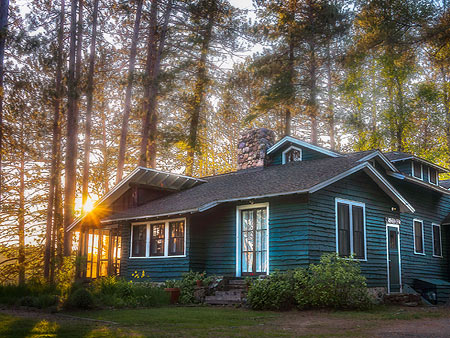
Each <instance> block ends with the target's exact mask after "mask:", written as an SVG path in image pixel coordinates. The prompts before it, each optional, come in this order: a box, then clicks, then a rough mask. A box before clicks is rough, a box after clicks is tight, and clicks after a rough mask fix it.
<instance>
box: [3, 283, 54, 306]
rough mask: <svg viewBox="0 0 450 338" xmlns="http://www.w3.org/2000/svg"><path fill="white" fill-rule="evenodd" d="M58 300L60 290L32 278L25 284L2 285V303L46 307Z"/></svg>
mask: <svg viewBox="0 0 450 338" xmlns="http://www.w3.org/2000/svg"><path fill="white" fill-rule="evenodd" d="M58 302H59V297H58V290H57V289H56V288H55V287H54V286H52V285H49V284H46V283H44V282H42V281H38V280H31V281H29V282H28V283H27V284H25V285H13V284H9V285H0V303H1V304H5V305H10V306H11V305H20V306H28V307H37V308H40V309H44V308H47V307H50V306H55V305H57V304H58Z"/></svg>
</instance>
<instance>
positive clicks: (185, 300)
mask: <svg viewBox="0 0 450 338" xmlns="http://www.w3.org/2000/svg"><path fill="white" fill-rule="evenodd" d="M214 278H215V277H214V276H209V277H206V273H205V272H203V273H200V272H194V271H190V272H187V273H185V274H183V277H182V278H181V279H180V280H168V281H166V283H165V287H166V288H180V300H179V302H180V303H181V304H194V303H198V301H197V300H196V299H195V297H194V291H195V286H196V285H197V281H198V280H200V281H202V284H203V285H204V286H208V285H209V284H211V282H212V281H213V280H214Z"/></svg>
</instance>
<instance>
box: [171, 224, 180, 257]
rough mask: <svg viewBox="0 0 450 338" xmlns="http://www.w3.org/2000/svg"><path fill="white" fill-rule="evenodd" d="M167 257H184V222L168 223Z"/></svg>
mask: <svg viewBox="0 0 450 338" xmlns="http://www.w3.org/2000/svg"><path fill="white" fill-rule="evenodd" d="M169 255H170V256H176V255H184V221H178V222H170V223H169Z"/></svg>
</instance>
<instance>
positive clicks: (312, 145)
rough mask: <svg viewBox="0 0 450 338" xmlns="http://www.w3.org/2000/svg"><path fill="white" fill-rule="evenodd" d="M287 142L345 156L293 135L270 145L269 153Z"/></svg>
mask: <svg viewBox="0 0 450 338" xmlns="http://www.w3.org/2000/svg"><path fill="white" fill-rule="evenodd" d="M286 143H289V144H295V145H297V146H300V147H305V148H308V149H311V150H314V151H317V152H319V153H322V154H325V155H328V156H330V157H342V156H343V155H342V154H339V153H337V152H335V151H332V150H330V149H326V148H323V147H319V146H316V145H314V144H311V143H308V142H305V141H302V140H299V139H297V138H295V137H292V136H285V137H283V138H282V139H281V140H280V141H278V142H277V143H275V144H274V145H273V146H272V147H270V148H269V149H268V150H267V154H270V153H273V152H274V151H276V150H278V149H280V148H281V147H283V146H284V145H285V144H286Z"/></svg>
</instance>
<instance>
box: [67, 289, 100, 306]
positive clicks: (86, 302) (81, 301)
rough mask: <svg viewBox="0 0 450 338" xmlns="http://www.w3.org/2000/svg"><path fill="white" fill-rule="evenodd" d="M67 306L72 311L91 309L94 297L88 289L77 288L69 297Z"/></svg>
mask: <svg viewBox="0 0 450 338" xmlns="http://www.w3.org/2000/svg"><path fill="white" fill-rule="evenodd" d="M67 306H68V307H69V308H74V309H83V310H86V309H91V308H93V307H94V297H93V296H92V293H91V292H90V291H89V290H88V289H86V288H79V289H76V290H75V291H74V292H73V293H72V294H71V295H70V296H69V298H68V300H67Z"/></svg>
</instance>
